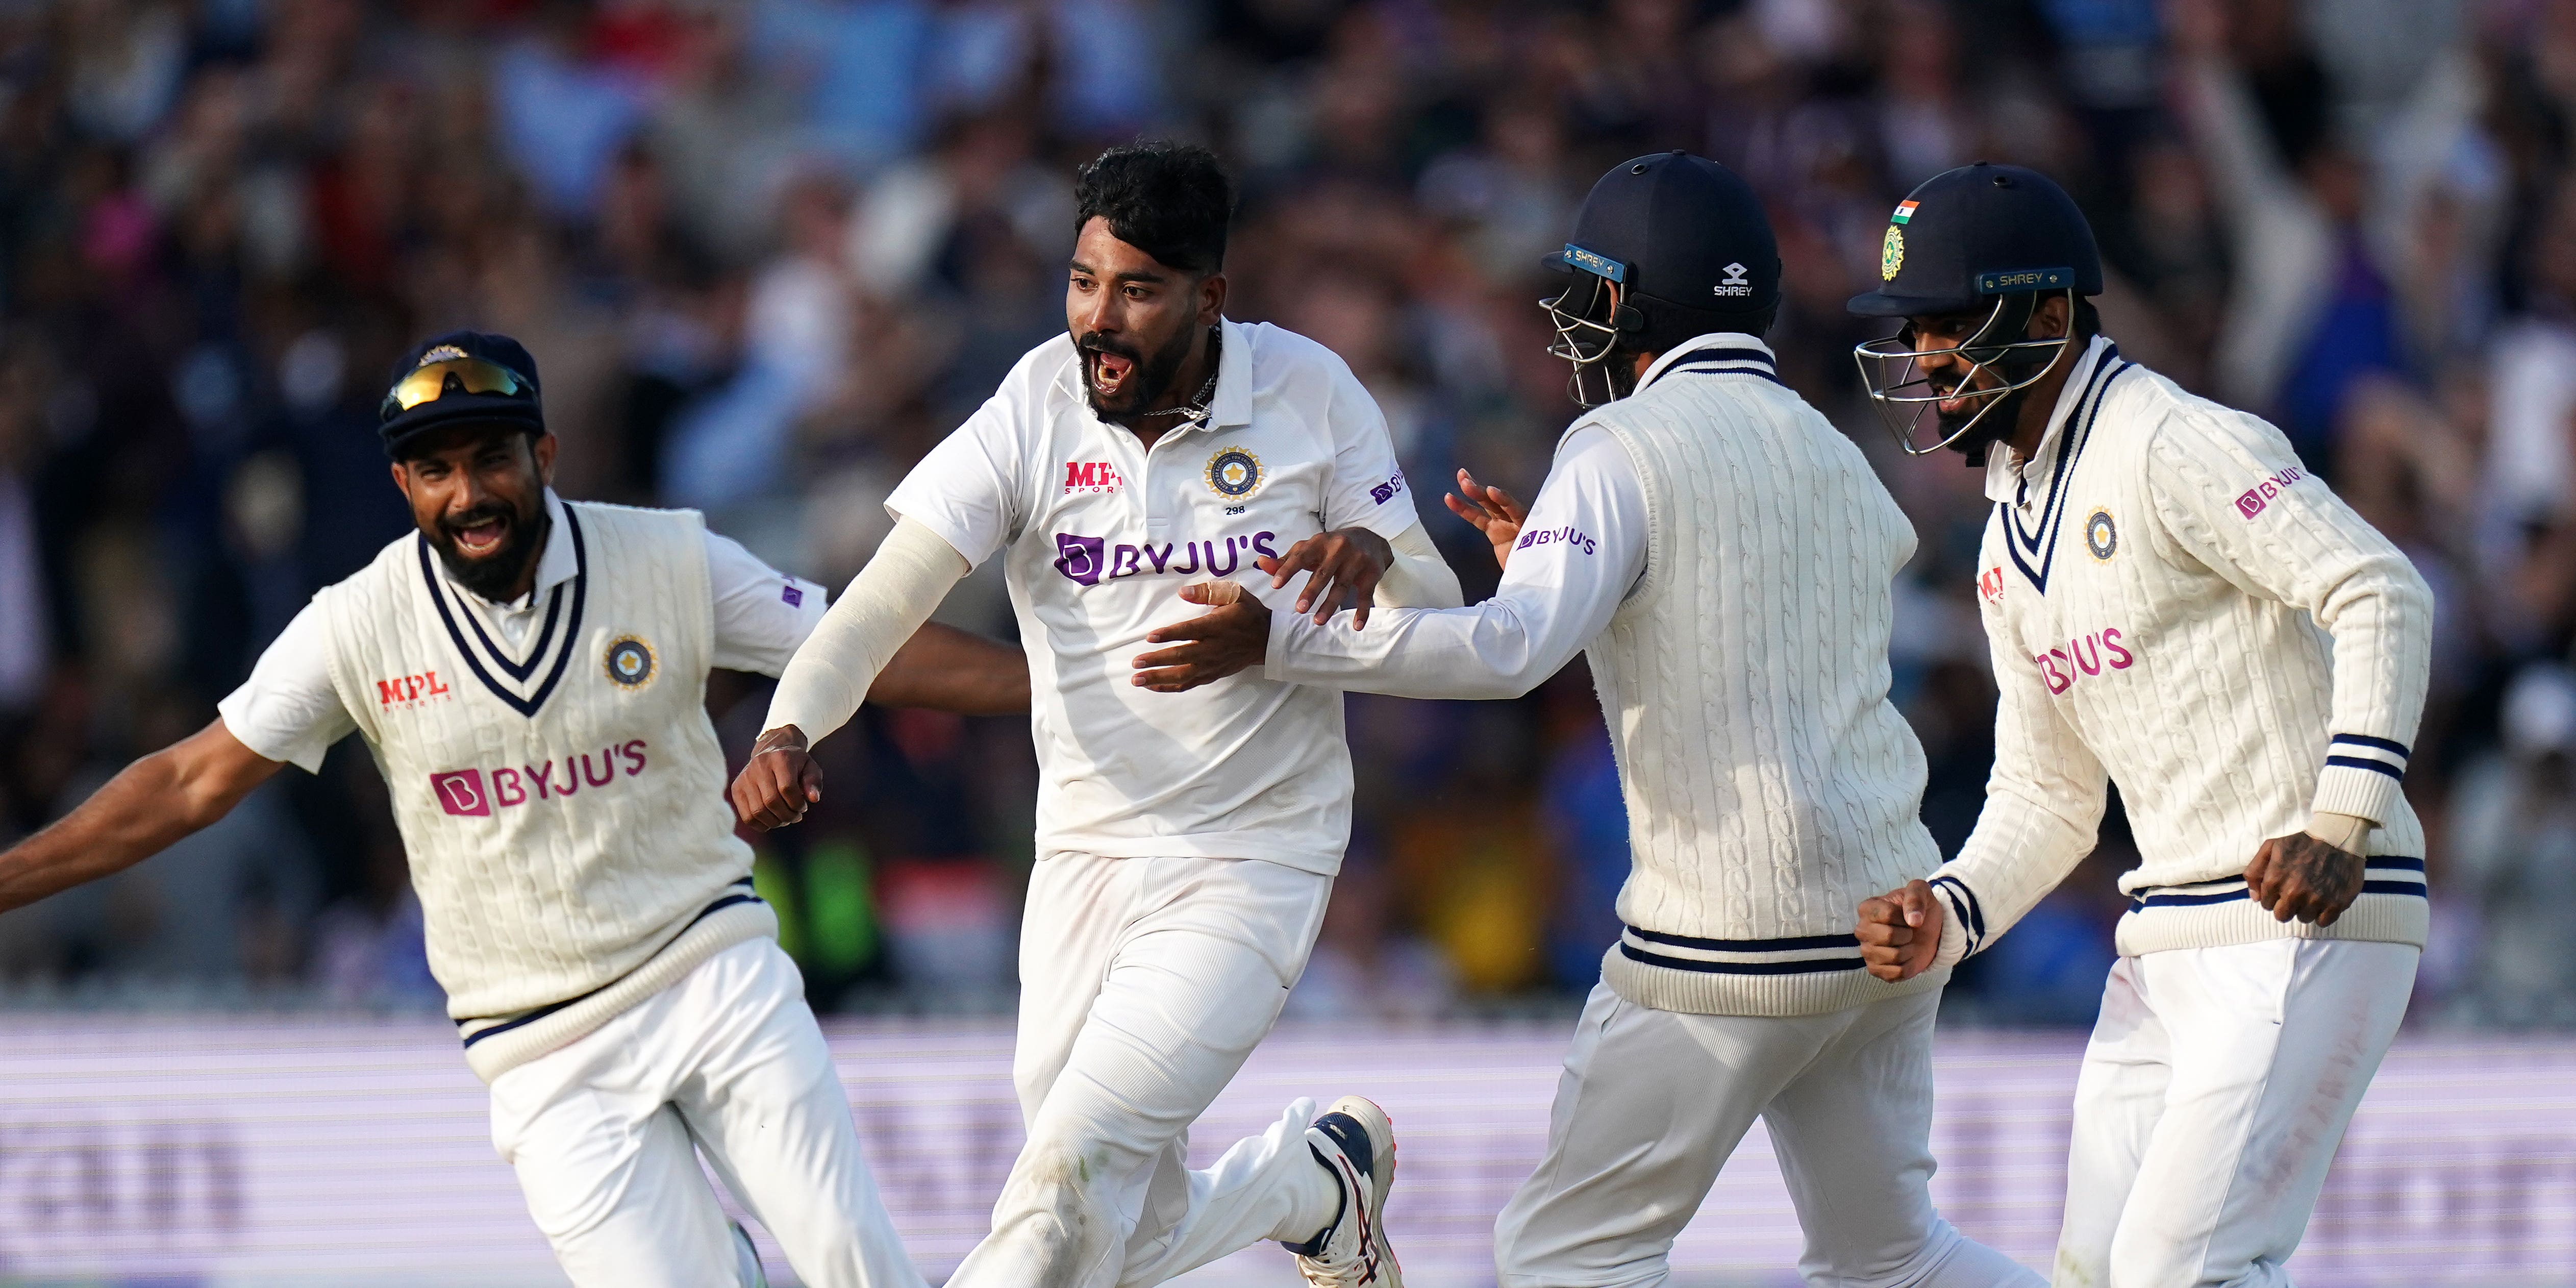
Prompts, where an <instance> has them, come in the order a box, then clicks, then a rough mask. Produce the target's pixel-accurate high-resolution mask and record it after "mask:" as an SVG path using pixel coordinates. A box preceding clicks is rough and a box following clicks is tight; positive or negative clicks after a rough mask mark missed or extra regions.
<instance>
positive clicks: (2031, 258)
mask: <svg viewBox="0 0 2576 1288" xmlns="http://www.w3.org/2000/svg"><path fill="white" fill-rule="evenodd" d="M1878 275H1879V279H1880V285H1879V288H1878V289H1877V290H1875V291H1871V292H1869V293H1867V294H1865V295H1855V296H1853V297H1852V300H1851V311H1852V312H1854V313H1857V314H1860V315H1861V316H1863V317H1882V318H1900V317H1925V316H1937V315H1939V314H1943V313H1966V312H1969V311H1971V310H1977V309H1984V308H1986V307H1988V306H1990V305H1992V304H1993V303H1994V299H1995V297H1996V296H1998V295H2013V294H2019V293H2021V292H2024V291H2062V290H2066V289H2067V288H2069V287H2072V288H2074V290H2075V293H2076V294H2078V295H2099V294H2101V293H2102V255H2101V252H2100V251H2098V250H2096V249H2095V248H2094V245H2093V228H2092V226H2091V225H2090V224H2087V223H2086V222H2085V221H2084V213H2083V212H2082V211H2081V210H2078V209H2077V208H2076V206H2075V199H2074V198H2072V197H2069V196H2067V195H2066V190H2065V189H2064V188H2060V187H2058V186H2057V184H2056V183H2054V182H2053V181H2051V180H2050V179H2049V177H2048V176H2047V175H2044V174H2041V173H2040V172H2038V171H2036V170H2027V169H2024V168H2022V167H2020V166H2017V165H1989V164H1987V163H1986V162H1983V161H1980V162H1978V163H1977V164H1975V165H1963V166H1960V167H1959V168H1958V169H1955V170H1947V171H1943V172H1942V173H1940V174H1936V175H1934V176H1932V177H1931V178H1929V179H1926V180H1924V181H1923V182H1922V184H1921V185H1920V186H1918V187H1916V188H1915V189H1914V191H1912V192H1910V193H1907V194H1906V195H1905V200H1904V201H1903V202H1902V203H1901V204H1899V205H1898V206H1897V207H1896V209H1895V210H1894V211H1893V212H1892V213H1890V214H1889V215H1888V217H1887V232H1886V234H1885V235H1884V236H1883V237H1882V238H1881V239H1880V244H1879V256H1878Z"/></svg>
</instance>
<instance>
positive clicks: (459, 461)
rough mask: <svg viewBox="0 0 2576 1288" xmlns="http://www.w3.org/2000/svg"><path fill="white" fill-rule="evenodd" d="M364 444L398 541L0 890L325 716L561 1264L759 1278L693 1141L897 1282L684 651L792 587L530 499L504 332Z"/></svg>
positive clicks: (145, 837)
mask: <svg viewBox="0 0 2576 1288" xmlns="http://www.w3.org/2000/svg"><path fill="white" fill-rule="evenodd" d="M381 435H382V438H383V441H384V446H385V450H386V452H387V454H388V455H390V456H391V457H392V458H393V480H394V484H395V486H397V487H399V488H400V489H402V492H403V495H404V496H405V497H406V498H407V499H408V500H409V501H410V503H411V510H412V518H413V520H414V522H415V523H416V524H417V526H418V528H419V531H418V532H417V533H416V534H413V535H408V536H405V537H402V538H400V539H398V540H396V541H395V542H393V543H392V544H391V545H388V546H386V547H385V549H384V552H383V553H382V554H380V555H378V556H377V557H376V559H375V561H374V562H373V563H371V564H369V565H368V566H367V567H365V568H364V569H361V570H360V571H358V572H357V573H356V574H354V575H352V576H351V577H349V578H348V579H347V580H345V581H341V582H339V583H337V584H335V585H332V586H329V587H326V588H324V589H323V590H322V591H321V592H320V593H319V594H317V595H315V596H314V597H313V602H312V604H311V605H309V606H308V607H306V608H305V609H304V611H303V612H301V613H299V614H298V615H297V616H296V617H295V619H294V620H293V621H292V622H291V623H289V624H288V626H287V627H286V629H285V631H284V632H283V633H281V634H280V635H279V636H278V638H277V640H276V642H275V643H273V644H271V645H270V646H269V648H268V650H267V651H266V652H265V653H263V654H262V655H261V656H260V659H259V662H258V664H257V665H256V666H255V667H254V668H253V670H252V672H251V676H250V679H249V680H248V681H247V682H245V683H244V684H243V685H242V686H241V687H240V688H239V689H236V690H235V691H234V692H233V693H232V695H231V696H229V697H227V698H225V699H224V701H223V703H222V704H221V707H220V711H221V715H220V718H219V719H217V720H216V721H215V722H214V723H213V724H210V725H208V726H207V727H206V728H205V729H204V730H202V731H200V732H199V733H197V734H195V735H193V736H191V737H189V738H187V739H185V740H184V741H181V742H179V743H178V744H176V745H174V746H172V747H169V748H167V749H165V750H163V751H160V752H156V753H154V754H152V755H150V756H146V757H144V758H143V759H141V760H138V761H136V762H135V763H134V764H133V765H131V766H128V767H127V768H126V769H125V770H124V772H122V773H120V774H118V775H117V776H116V777H115V778H114V779H112V780H110V781H109V782H108V783H107V785H105V786H104V787H101V788H100V789H99V790H98V792H97V794H95V795H93V796H92V797H90V799H89V800H87V801H86V802H84V803H82V804H81V806H80V807H79V808H77V809H75V810H73V811H72V812H71V814H70V815H68V816H67V817H65V818H64V819H62V820H61V821H60V822H57V823H55V824H54V825H53V826H51V827H48V828H46V829H45V830H44V831H41V832H39V833H37V834H36V835H35V836H33V837H30V838H28V839H27V840H26V841H25V842H23V843H21V844H20V845H18V846H16V847H14V848H12V849H10V850H9V851H8V852H7V853H6V854H0V909H7V908H15V907H18V906H20V905H22V904H26V903H29V902H31V901H33V900H36V899H40V898H42V897H44V896H45V895H48V894H51V893H53V892H55V891H57V890H61V889H63V888H65V887H67V886H71V885H74V884H77V883H79V882H83V881H88V880H93V879H95V878H98V877H101V876H105V875H107V874H108V873H111V872H115V871H118V870H119V869H122V868H125V867H127V866H130V865H132V864H134V863H136V862H139V861H141V860H143V859H145V858H148V857H150V856H151V855H152V854H154V853H155V852H157V851H159V850H160V849H162V848H163V847H164V846H167V845H169V844H170V843H171V842H173V841H176V840H178V839H179V838H180V837H183V836H186V835H187V834H189V833H190V832H193V831H195V830H197V829H198V828H201V827H204V826H206V825H208V824H210V823H212V822H214V821H215V820H216V819H218V818H221V817H223V815H224V814H225V813H226V812H227V811H229V810H231V809H232V807H233V806H234V805H235V804H237V803H239V802H240V800H241V799H242V797H243V796H245V795H247V794H248V793H249V792H250V790H251V789H252V788H254V787H257V786H258V785H259V784H260V783H262V782H263V781H265V780H267V778H268V777H269V776H270V775H272V774H274V773H276V772H277V771H278V769H279V768H280V767H281V766H282V765H284V764H286V763H288V762H293V763H294V764H296V765H299V766H302V767H303V768H304V769H306V770H308V771H309V770H313V769H316V768H318V767H319V766H320V765H321V763H322V757H323V753H324V752H325V751H326V750H328V749H329V747H330V746H331V744H332V743H334V742H337V741H339V740H340V739H341V738H342V737H343V736H345V735H347V734H349V733H351V732H353V731H354V732H356V733H358V734H359V735H361V736H362V737H364V738H365V739H366V742H367V749H368V751H369V752H370V753H372V754H373V755H374V757H375V760H376V766H377V768H379V769H380V770H382V771H383V773H384V776H385V782H386V784H387V786H388V788H389V789H390V791H391V794H392V798H393V805H394V816H395V821H396V822H397V823H398V824H399V825H400V828H401V831H402V837H403V848H404V851H405V853H406V854H407V855H408V856H409V857H410V862H411V876H412V886H413V888H414V889H415V890H416V891H417V892H418V893H419V896H420V904H421V912H422V918H423V921H424V923H425V929H426V932H427V938H428V948H429V966H430V971H431V973H432V974H434V975H435V976H436V977H437V979H438V982H439V984H440V986H441V987H443V988H444V989H446V991H447V999H448V1013H449V1014H450V1015H451V1016H453V1017H454V1018H455V1020H456V1026H457V1031H458V1035H459V1037H460V1038H461V1040H462V1041H463V1043H464V1048H465V1061H466V1063H467V1064H468V1065H469V1066H471V1067H472V1068H473V1070H474V1072H475V1073H476V1074H478V1075H480V1076H481V1077H482V1078H483V1080H484V1081H486V1082H487V1083H489V1084H491V1088H492V1142H493V1145H494V1146H495V1147H496V1148H498V1149H499V1151H500V1153H501V1156H502V1157H503V1158H505V1159H508V1160H509V1162H510V1164H511V1166H512V1167H513V1168H514V1169H516V1171H517V1172H518V1176H519V1184H520V1187H521V1189H522V1190H523V1191H525V1193H526V1195H527V1200H528V1211H529V1213H530V1215H532V1216H533V1217H535V1218H536V1223H537V1225H538V1226H539V1228H541V1229H542V1230H544V1232H545V1235H546V1237H547V1239H548V1240H550V1241H551V1242H552V1244H553V1246H554V1250H555V1255H556V1257H557V1259H558V1260H560V1261H561V1262H562V1264H563V1268H564V1271H565V1272H566V1273H567V1274H569V1275H570V1276H571V1278H572V1281H573V1282H574V1283H575V1284H576V1285H579V1286H580V1288H637V1286H639V1285H643V1286H648V1288H651V1286H659V1285H668V1286H669V1288H707V1285H712V1284H734V1283H741V1284H757V1283H760V1282H761V1271H760V1264H759V1261H758V1259H757V1258H756V1257H754V1256H753V1255H752V1254H751V1248H750V1244H749V1240H748V1238H747V1237H746V1236H745V1235H744V1234H743V1232H742V1231H741V1229H740V1228H739V1227H737V1226H733V1225H731V1223H730V1222H729V1221H728V1220H727V1219H726V1217H725V1214H724V1211H723V1209H722V1208H721V1207H719V1206H718V1204H717V1201H716V1195H715V1193H714V1191H713V1190H711V1189H710V1188H709V1187H708V1185H707V1181H706V1176H705V1173H704V1172H702V1171H700V1170H699V1162H698V1160H699V1156H700V1154H701V1153H703V1154H704V1156H705V1158H706V1161H707V1163H708V1164H710V1165H712V1166H713V1167H714V1168H715V1170H716V1173H717V1174H718V1175H719V1176H721V1177H722V1178H723V1179H724V1182H725V1185H726V1187H727V1188H728V1189H730V1190H732V1191H733V1194H734V1197H735V1198H736V1199H738V1200H739V1201H740V1202H741V1203H742V1205H743V1206H744V1208H746V1209H747V1210H749V1211H750V1212H751V1213H752V1214H753V1215H754V1216H756V1217H758V1218H759V1219H760V1221H761V1223H762V1224H763V1225H766V1226H767V1227H769V1230H770V1233H771V1234H772V1235H773V1236H775V1237H776V1238H777V1240H778V1242H779V1244H780V1246H781V1247H782V1248H784V1249H785V1251H786V1254H787V1259H788V1262H789V1264H790V1265H792V1266H793V1267H794V1268H795V1270H796V1272H797V1274H798V1275H799V1276H801V1277H802V1278H803V1279H804V1281H805V1282H806V1283H809V1284H816V1285H836V1286H847V1288H918V1285H920V1284H921V1283H922V1279H921V1276H920V1275H919V1274H918V1273H917V1272H916V1271H915V1270H914V1269H913V1267H912V1263H911V1262H910V1261H909V1260H908V1259H907V1258H906V1257H905V1255H904V1252H903V1247H902V1245H901V1243H900V1242H899V1241H898V1240H897V1238H896V1235H895V1231H894V1228H893V1226H892V1225H891V1224H890V1223H889V1222H888V1220H887V1217H886V1212H885V1209H884V1207H883V1205H882V1204H881V1203H880V1202H879V1200H878V1197H877V1190H876V1184H875V1182H874V1181H873V1180H872V1179H871V1178H870V1176H869V1174H868V1167H867V1163H866V1161H865V1160H864V1159H863V1158H861V1156H860V1153H859V1143H858V1137H857V1134H856V1132H855V1131H854V1129H853V1128H852V1126H851V1122H850V1109H849V1104H848V1101H847V1100H846V1099H845V1098H844V1095H843V1092H842V1089H841V1083H840V1079H839V1077H838V1076H837V1075H836V1074H835V1073H834V1071H833V1068H832V1061H831V1057H830V1053H829V1052H827V1051H826V1050H825V1049H824V1045H823V1035H822V1033H821V1031H820V1030H819V1029H817V1028H816V1027H815V1023H814V1017H813V1013H812V1012H811V1011H809V1010H808V1009H807V1008H806V1005H805V997H804V983H803V981H802V980H801V979H800V978H799V977H798V975H797V971H796V967H795V964H794V963H793V962H791V961H789V960H788V958H787V956H786V954H784V953H782V952H780V951H779V948H778V944H777V941H776V936H777V932H778V919H777V917H776V915H775V914H774V913H772V912H771V910H770V909H769V907H768V905H766V904H765V903H763V902H762V901H761V900H760V899H759V897H758V896H756V895H754V894H753V893H752V891H751V849H750V847H749V846H747V845H745V844H743V842H742V841H741V840H740V839H739V838H737V837H736V836H735V835H734V830H733V829H734V818H733V815H732V813H731V811H730V810H728V809H727V807H726V803H725V799H724V792H725V761H724V753H723V752H722V750H720V749H719V748H718V746H717V745H716V735H715V729H714V727H713V726H712V725H711V724H710V723H709V722H708V720H707V714H706V708H705V688H706V677H707V671H708V669H709V668H710V667H727V668H732V669H736V670H745V671H758V672H762V673H766V674H776V673H777V672H778V671H779V669H780V668H782V667H784V666H785V665H786V663H787V659H788V658H789V657H790V656H791V655H792V654H793V653H794V652H795V649H796V647H797V645H798V644H800V643H802V642H803V641H804V639H805V637H806V635H807V634H809V633H810V632H811V631H812V630H813V628H814V625H815V623H816V622H817V621H819V620H820V619H821V618H822V616H823V613H824V609H825V604H824V597H823V592H822V590H821V588H819V587H816V586H814V585H812V584H810V583H807V582H801V581H798V580H796V579H794V578H791V577H785V576H781V575H780V574H778V573H776V572H774V571H772V570H770V569H769V568H768V567H766V566H765V565H763V564H762V563H761V562H760V561H759V560H758V559H756V558H754V557H752V555H751V554H750V553H749V552H747V551H745V550H744V549H743V548H742V547H741V546H739V545H736V544H735V543H733V542H732V541H729V540H726V539H725V538H723V537H719V536H717V535H715V534H713V533H711V532H708V531H707V530H706V527H705V525H704V524H703V523H702V522H701V521H700V520H699V517H698V516H697V514H696V513H694V512H691V511H684V510H638V509H629V508H626V507H622V506H611V505H593V504H587V503H583V502H578V501H566V500H563V499H562V498H560V497H557V496H556V495H555V494H554V492H553V491H552V489H550V488H549V487H548V486H547V483H548V482H549V480H550V479H551V478H552V475H553V470H554V460H555V439H554V437H553V435H551V434H549V433H547V432H546V429H545V414H544V408H543V404H542V402H541V400H540V396H539V386H538V383H537V366H536V362H535V361H534V360H533V359H532V358H531V357H530V356H529V354H528V352H527V350H526V349H524V348H522V347H521V346H520V345H519V344H518V343H517V342H516V341H513V340H511V339H509V338H507V337H505V336H497V335H483V334H477V333H474V332H457V333H454V334H450V335H443V336H440V337H438V338H436V339H434V340H431V341H429V342H427V343H425V344H423V345H421V346H420V347H419V348H417V349H415V350H413V351H412V353H411V355H410V357H409V359H408V360H407V361H405V362H404V363H402V364H401V365H400V367H399V368H398V372H397V376H396V379H395V381H394V384H393V388H392V391H391V392H390V393H388V394H387V395H386V396H385V400H384V404H383V411H382V425H381ZM1026 685H1027V672H1026V668H1025V666H1024V665H1023V664H1022V663H1021V662H1020V660H1019V659H1018V658H1017V657H1016V656H1014V655H1013V654H1012V652H1011V651H1010V650H1008V649H1005V648H1003V647H1002V646H1001V645H998V644H991V643H987V642H984V641H979V640H976V639H975V638H974V637H972V636H968V635H963V634H960V633H957V632H953V631H946V630H944V629H942V630H935V631H925V632H924V634H923V636H922V638H921V639H919V640H916V641H914V642H913V643H911V644H910V645H909V646H908V647H907V648H906V649H905V650H904V652H903V654H902V656H900V657H899V658H898V659H897V660H896V662H895V664H894V665H893V666H891V667H889V668H888V669H887V671H886V673H885V676H884V677H883V678H882V679H881V680H880V682H879V683H878V685H877V687H876V688H875V689H874V690H873V691H872V692H871V693H870V696H871V697H874V698H876V699H878V700H880V701H895V702H898V703H905V704H911V705H925V706H940V707H946V708H949V709H953V710H966V711H1008V710H1018V709H1021V708H1022V707H1023V706H1024V705H1025V704H1026V702H1027V690H1026Z"/></svg>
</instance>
